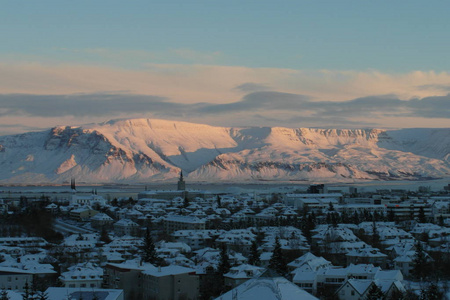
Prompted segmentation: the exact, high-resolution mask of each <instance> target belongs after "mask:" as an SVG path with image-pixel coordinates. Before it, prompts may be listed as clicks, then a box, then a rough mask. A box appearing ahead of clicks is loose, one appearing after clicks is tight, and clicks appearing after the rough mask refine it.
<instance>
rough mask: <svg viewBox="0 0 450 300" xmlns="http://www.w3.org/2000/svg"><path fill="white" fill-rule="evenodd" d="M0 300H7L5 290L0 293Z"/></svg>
mask: <svg viewBox="0 0 450 300" xmlns="http://www.w3.org/2000/svg"><path fill="white" fill-rule="evenodd" d="M0 300H9V296H8V292H7V291H6V290H5V289H3V290H2V291H1V292H0Z"/></svg>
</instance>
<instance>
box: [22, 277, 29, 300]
mask: <svg viewBox="0 0 450 300" xmlns="http://www.w3.org/2000/svg"><path fill="white" fill-rule="evenodd" d="M23 290H24V293H23V300H29V299H31V294H30V286H29V285H28V281H27V282H25V285H24V286H23Z"/></svg>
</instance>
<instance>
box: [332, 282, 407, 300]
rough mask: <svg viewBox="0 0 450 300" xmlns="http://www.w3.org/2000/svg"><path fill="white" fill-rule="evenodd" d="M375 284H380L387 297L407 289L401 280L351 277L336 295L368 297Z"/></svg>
mask: <svg viewBox="0 0 450 300" xmlns="http://www.w3.org/2000/svg"><path fill="white" fill-rule="evenodd" d="M373 285H376V286H378V287H379V288H380V290H381V292H382V293H383V294H384V295H385V297H389V296H390V295H392V294H393V293H395V292H404V291H405V287H404V286H403V284H402V283H401V281H399V280H379V279H375V280H370V279H349V280H348V281H347V282H345V283H344V284H343V285H342V286H341V287H340V288H339V289H338V290H337V291H336V294H335V295H336V296H337V297H338V298H339V299H342V300H362V299H366V298H367V296H368V293H369V291H370V289H371V287H372V286H373Z"/></svg>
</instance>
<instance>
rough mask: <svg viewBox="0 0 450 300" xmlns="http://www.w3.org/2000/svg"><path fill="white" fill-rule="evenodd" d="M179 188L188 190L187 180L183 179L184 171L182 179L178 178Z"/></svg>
mask: <svg viewBox="0 0 450 300" xmlns="http://www.w3.org/2000/svg"><path fill="white" fill-rule="evenodd" d="M178 190H179V191H185V190H186V182H184V179H183V171H181V172H180V179H178Z"/></svg>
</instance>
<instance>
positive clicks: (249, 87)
mask: <svg viewBox="0 0 450 300" xmlns="http://www.w3.org/2000/svg"><path fill="white" fill-rule="evenodd" d="M270 89H271V88H270V87H269V86H267V85H264V84H260V83H255V82H245V83H243V84H240V85H238V86H236V87H234V88H233V90H236V91H240V92H244V93H253V92H261V91H267V90H270Z"/></svg>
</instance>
